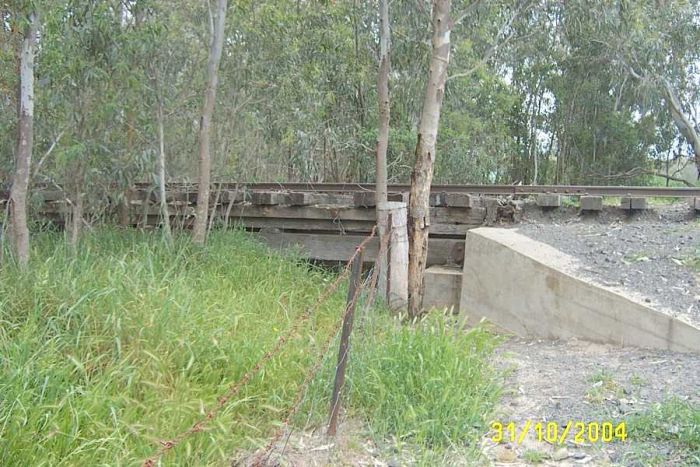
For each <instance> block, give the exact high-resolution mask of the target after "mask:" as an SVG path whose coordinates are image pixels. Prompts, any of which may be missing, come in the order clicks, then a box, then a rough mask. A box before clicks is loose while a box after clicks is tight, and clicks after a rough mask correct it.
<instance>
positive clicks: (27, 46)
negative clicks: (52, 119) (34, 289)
mask: <svg viewBox="0 0 700 467" xmlns="http://www.w3.org/2000/svg"><path fill="white" fill-rule="evenodd" d="M37 27H38V19H37V15H36V13H30V15H29V24H28V26H27V30H26V32H25V35H24V39H23V40H22V51H21V53H20V67H19V75H20V76H19V78H20V97H19V114H18V138H17V158H16V161H17V163H16V166H15V173H14V177H13V181H12V188H11V189H10V201H9V202H10V225H11V243H12V247H13V250H14V253H15V255H16V256H17V262H18V264H19V266H20V267H21V268H23V269H25V268H26V267H27V263H28V262H29V228H28V226H27V192H28V190H29V175H30V170H31V165H32V145H33V140H34V49H35V47H36V36H37Z"/></svg>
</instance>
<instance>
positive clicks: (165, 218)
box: [158, 96, 173, 245]
mask: <svg viewBox="0 0 700 467" xmlns="http://www.w3.org/2000/svg"><path fill="white" fill-rule="evenodd" d="M164 133H165V132H164V131H163V101H162V99H161V97H160V96H158V143H159V144H158V189H159V190H160V217H161V223H162V224H163V234H164V235H165V241H166V242H168V245H171V244H172V243H173V234H172V231H171V230H170V212H169V211H168V199H167V195H166V193H165V135H164Z"/></svg>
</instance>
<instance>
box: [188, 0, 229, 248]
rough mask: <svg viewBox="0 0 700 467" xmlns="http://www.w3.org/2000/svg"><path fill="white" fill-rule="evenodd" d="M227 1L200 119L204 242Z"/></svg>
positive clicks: (215, 32)
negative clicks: (212, 123) (213, 119)
mask: <svg viewBox="0 0 700 467" xmlns="http://www.w3.org/2000/svg"><path fill="white" fill-rule="evenodd" d="M227 3H228V2H227V0H218V2H217V8H216V10H217V16H216V22H215V24H214V27H213V28H212V34H211V43H210V48H209V63H208V65H207V75H208V79H207V89H206V92H205V93H204V106H203V108H202V118H201V120H200V122H199V190H198V191H197V211H196V216H195V221H194V230H193V232H192V240H193V241H194V243H197V244H199V245H204V242H205V241H206V236H207V216H208V214H209V191H210V186H209V184H210V181H211V154H210V151H209V145H210V136H211V135H210V133H211V119H212V115H213V113H214V104H215V102H216V85H217V82H218V71H219V63H220V62H221V52H222V50H223V48H224V26H225V24H226V7H227Z"/></svg>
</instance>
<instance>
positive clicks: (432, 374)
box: [311, 313, 501, 461]
mask: <svg viewBox="0 0 700 467" xmlns="http://www.w3.org/2000/svg"><path fill="white" fill-rule="evenodd" d="M496 344H497V339H495V338H494V336H493V335H491V334H489V333H488V332H486V331H485V330H483V329H480V328H475V329H471V330H468V331H465V330H464V329H461V328H460V326H459V325H458V323H456V322H454V319H453V318H451V317H448V316H443V315H441V314H439V313H434V314H432V315H429V316H428V317H427V318H425V319H424V320H423V321H421V322H418V323H416V324H414V325H405V324H401V323H400V322H399V321H398V320H396V319H394V320H392V319H389V318H384V317H381V316H379V317H376V316H370V317H367V318H366V319H365V321H361V324H360V325H359V328H358V329H357V330H356V333H355V335H353V341H352V350H351V352H352V356H351V358H350V365H349V370H348V386H349V391H350V394H349V395H348V397H347V399H348V400H347V402H344V404H346V405H347V406H348V410H349V416H350V417H359V418H360V419H362V420H364V421H365V422H366V423H367V425H368V426H369V428H370V429H371V431H372V433H373V435H374V436H375V437H377V438H379V439H387V438H388V437H392V438H393V439H395V440H396V441H399V440H400V442H401V443H406V444H407V445H408V446H412V447H414V448H415V449H416V450H417V452H418V453H419V456H423V458H424V459H425V460H426V461H427V460H428V459H439V458H441V456H444V455H445V454H446V451H448V450H449V449H453V448H458V449H460V450H462V451H463V452H462V451H460V452H461V453H462V454H464V455H469V456H472V457H476V456H478V455H479V440H480V439H481V436H482V435H483V433H484V432H486V431H487V424H488V420H489V417H490V416H491V414H492V410H493V408H494V405H495V403H496V401H497V400H498V398H499V396H500V391H501V389H500V386H499V383H498V379H497V374H496V373H495V372H494V370H492V368H491V366H490V364H489V363H488V360H489V357H490V356H491V353H492V351H493V349H494V347H495V346H496ZM326 370H327V372H328V373H329V374H332V367H331V368H327V369H326ZM321 381H322V380H321ZM325 391H326V390H325V388H324V387H322V386H319V385H314V386H313V387H312V388H311V394H315V396H314V397H313V399H314V400H317V401H324V402H321V404H322V405H325V403H326V402H325V401H326V400H327V396H328V394H326V393H325ZM324 396H325V397H324Z"/></svg>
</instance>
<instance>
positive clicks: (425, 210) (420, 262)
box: [408, 0, 452, 316]
mask: <svg viewBox="0 0 700 467" xmlns="http://www.w3.org/2000/svg"><path fill="white" fill-rule="evenodd" d="M450 8H451V1H450V0H435V1H434V2H433V38H432V57H431V59H430V68H429V70H430V71H429V73H428V83H427V85H426V89H425V98H424V100H423V111H422V113H421V120H420V126H419V128H418V142H417V143H416V162H415V165H414V167H413V173H412V174H411V193H410V200H409V207H408V238H409V250H408V312H409V314H410V315H411V316H417V315H418V314H419V313H420V312H421V309H422V306H423V290H424V289H423V276H424V273H425V266H426V261H427V258H428V231H429V227H430V203H429V198H430V185H431V183H432V178H433V163H434V161H435V148H436V143H437V133H438V126H439V124H440V110H441V108H442V100H443V96H444V95H445V82H446V81H447V66H448V64H449V63H450V47H451V42H450V32H451V29H452V19H451V18H450Z"/></svg>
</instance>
